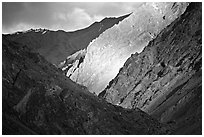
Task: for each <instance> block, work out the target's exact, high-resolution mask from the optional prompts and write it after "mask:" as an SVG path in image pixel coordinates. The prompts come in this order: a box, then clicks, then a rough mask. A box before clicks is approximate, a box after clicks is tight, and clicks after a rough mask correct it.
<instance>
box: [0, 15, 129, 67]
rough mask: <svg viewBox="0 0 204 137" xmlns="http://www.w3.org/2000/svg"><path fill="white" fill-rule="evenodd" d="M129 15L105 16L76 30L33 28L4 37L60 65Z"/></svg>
mask: <svg viewBox="0 0 204 137" xmlns="http://www.w3.org/2000/svg"><path fill="white" fill-rule="evenodd" d="M128 16H129V14H128V15H125V16H121V17H119V18H105V19H103V20H102V21H101V22H95V23H93V24H92V25H91V26H89V27H88V28H85V29H82V30H78V31H74V32H65V31H62V30H59V31H51V30H46V29H36V30H34V29H31V30H28V31H26V32H17V33H14V34H8V35H4V36H3V37H6V38H7V39H9V40H12V41H15V42H18V43H21V44H23V45H27V46H28V47H29V48H31V49H32V50H33V51H35V52H38V53H40V54H41V55H42V56H44V57H45V59H46V60H47V61H49V62H51V63H52V64H55V65H58V64H59V63H60V62H62V61H63V60H65V59H66V57H67V56H69V55H71V54H73V53H75V52H76V51H79V50H81V49H84V48H86V47H87V46H88V44H89V43H90V42H91V41H92V40H93V39H95V38H97V37H98V36H99V35H100V34H101V33H103V32H104V31H105V30H106V29H108V28H110V27H112V26H114V25H115V24H117V23H119V22H120V21H122V20H123V19H124V18H126V17H128Z"/></svg>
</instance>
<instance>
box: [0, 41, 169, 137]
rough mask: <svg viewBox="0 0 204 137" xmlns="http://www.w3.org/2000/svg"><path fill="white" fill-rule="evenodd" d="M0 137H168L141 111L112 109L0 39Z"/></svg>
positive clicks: (18, 46)
mask: <svg viewBox="0 0 204 137" xmlns="http://www.w3.org/2000/svg"><path fill="white" fill-rule="evenodd" d="M2 57H3V58H2V133H3V134H168V133H169V131H170V130H169V131H168V130H167V128H166V127H164V126H163V124H160V123H159V122H158V121H157V120H155V119H153V118H151V117H150V116H149V115H147V114H146V113H144V112H143V111H141V110H139V109H132V110H130V109H123V108H121V107H118V106H113V105H112V104H109V103H107V102H106V101H104V100H103V99H100V98H98V97H97V96H95V95H93V94H92V93H90V92H89V91H88V90H87V89H86V88H85V87H83V86H80V85H77V84H76V83H74V82H72V81H71V80H70V79H68V78H67V77H66V76H64V75H62V74H61V71H60V70H58V69H57V68H55V66H53V65H52V64H50V63H48V62H47V61H46V60H45V59H44V58H43V57H41V56H40V55H39V54H38V53H34V52H30V49H28V48H27V46H25V45H22V44H19V43H16V42H12V41H9V40H7V39H6V38H3V45H2Z"/></svg>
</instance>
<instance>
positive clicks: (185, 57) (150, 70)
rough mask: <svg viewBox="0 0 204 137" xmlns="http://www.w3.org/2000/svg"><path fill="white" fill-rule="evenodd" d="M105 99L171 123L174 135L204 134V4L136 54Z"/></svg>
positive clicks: (195, 6)
mask: <svg viewBox="0 0 204 137" xmlns="http://www.w3.org/2000/svg"><path fill="white" fill-rule="evenodd" d="M99 96H100V97H103V98H105V99H106V100H107V101H108V102H110V103H112V104H115V105H119V106H122V107H123V108H140V109H141V110H143V111H145V112H147V113H148V114H150V115H152V116H153V117H155V118H157V119H158V120H159V121H160V122H162V123H171V124H172V125H173V126H174V128H175V131H174V132H173V134H202V3H191V4H190V5H189V6H188V7H187V10H186V11H185V13H184V14H183V15H181V17H179V18H178V19H176V20H175V21H174V22H173V23H172V24H171V25H169V26H168V27H167V28H166V29H164V30H163V31H162V32H161V33H160V34H159V35H158V36H157V37H156V38H155V39H154V40H153V41H151V42H150V43H149V44H148V46H147V47H145V49H144V50H143V51H142V52H141V53H140V54H138V53H136V54H132V55H131V57H130V58H129V59H128V60H127V61H126V62H125V64H124V66H123V68H122V69H120V72H119V74H118V75H117V76H116V78H114V79H113V80H112V81H111V82H110V83H109V85H108V86H107V87H106V89H105V90H104V91H103V92H102V93H101V94H100V95H99Z"/></svg>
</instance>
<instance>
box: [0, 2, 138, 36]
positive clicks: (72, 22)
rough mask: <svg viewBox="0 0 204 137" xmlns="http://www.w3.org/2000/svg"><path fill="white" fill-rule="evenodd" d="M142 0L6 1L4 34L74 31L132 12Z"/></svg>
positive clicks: (4, 5) (3, 11)
mask: <svg viewBox="0 0 204 137" xmlns="http://www.w3.org/2000/svg"><path fill="white" fill-rule="evenodd" d="M141 4H142V3H139V2H127V3H125V2H95V3H94V2H58V3H56V2H55V3H54V2H3V3H2V33H4V34H6V33H14V32H16V31H26V30H28V29H31V28H33V29H36V28H46V29H50V30H65V31H74V30H78V29H82V28H85V27H88V26H89V25H91V24H92V23H94V22H95V21H100V20H102V19H103V18H105V17H118V16H122V15H125V14H128V13H131V12H133V11H134V9H136V8H137V7H138V6H140V5H141Z"/></svg>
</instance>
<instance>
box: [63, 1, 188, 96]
mask: <svg viewBox="0 0 204 137" xmlns="http://www.w3.org/2000/svg"><path fill="white" fill-rule="evenodd" d="M187 5H188V3H146V4H144V5H142V6H141V7H139V8H138V9H136V10H135V12H133V13H132V14H131V15H130V16H129V17H127V18H126V19H124V20H123V21H121V22H120V23H119V24H118V25H115V26H113V27H112V28H110V29H108V30H106V31H105V32H103V33H102V34H101V35H100V36H99V37H98V38H97V39H95V40H93V41H92V42H91V43H90V44H89V46H88V47H87V51H86V55H85V58H84V59H83V62H82V63H81V64H80V65H79V67H77V68H72V70H75V71H74V72H72V74H70V73H69V72H68V74H69V75H68V76H70V78H71V79H72V80H73V81H76V82H77V83H79V84H82V85H84V86H86V87H87V88H88V89H89V90H90V91H91V92H95V93H96V94H98V93H100V92H101V91H102V90H103V89H104V88H105V87H106V86H107V85H108V83H109V81H110V80H111V79H113V78H114V77H115V76H116V75H117V74H118V72H119V69H120V68H121V67H122V66H123V64H124V63H125V61H126V60H127V59H128V58H129V57H130V55H131V54H132V53H135V52H141V50H142V49H143V48H144V47H145V46H146V45H147V44H148V42H149V41H151V40H152V39H154V38H155V37H156V36H157V34H158V33H159V32H160V31H161V30H162V29H164V28H165V27H166V26H167V25H169V24H170V23H171V22H172V21H174V20H175V19H176V18H177V17H179V16H180V15H181V14H182V13H183V12H184V11H185V9H186V6H187ZM66 67H67V66H65V67H64V68H66ZM65 73H66V72H65Z"/></svg>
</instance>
